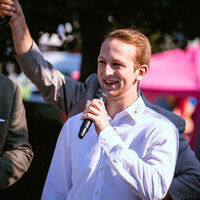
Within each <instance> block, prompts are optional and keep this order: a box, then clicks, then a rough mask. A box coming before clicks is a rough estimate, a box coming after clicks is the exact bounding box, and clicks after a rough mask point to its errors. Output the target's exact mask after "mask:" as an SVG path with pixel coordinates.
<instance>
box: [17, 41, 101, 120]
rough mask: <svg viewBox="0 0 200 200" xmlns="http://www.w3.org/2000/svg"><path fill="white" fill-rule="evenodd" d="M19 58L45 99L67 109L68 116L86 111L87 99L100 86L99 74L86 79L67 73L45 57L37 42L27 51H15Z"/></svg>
mask: <svg viewBox="0 0 200 200" xmlns="http://www.w3.org/2000/svg"><path fill="white" fill-rule="evenodd" d="M16 59H17V61H18V63H19V65H20V67H21V69H22V71H23V72H24V74H25V75H26V76H27V77H28V78H29V79H30V80H31V82H32V83H33V84H35V85H36V87H37V88H38V90H39V91H40V93H41V94H42V96H43V98H44V100H45V101H46V102H48V103H50V104H52V105H54V106H56V107H57V108H59V109H60V110H61V111H64V112H66V114H67V115H68V116H69V117H70V116H72V115H74V114H77V113H79V112H81V111H83V109H84V106H85V103H86V100H87V99H90V98H92V96H93V94H94V92H95V90H96V89H97V87H99V83H98V79H97V75H96V74H93V75H91V76H90V77H88V79H87V80H86V81H85V82H84V83H81V82H77V81H74V80H72V79H71V78H69V77H65V76H64V75H63V74H61V73H60V72H59V71H58V70H56V69H54V68H53V66H52V64H51V63H49V62H48V61H46V60H45V59H44V58H43V56H42V53H41V52H40V50H39V48H38V47H37V45H36V44H35V43H33V46H32V48H31V50H30V51H28V52H27V53H25V54H22V55H16Z"/></svg>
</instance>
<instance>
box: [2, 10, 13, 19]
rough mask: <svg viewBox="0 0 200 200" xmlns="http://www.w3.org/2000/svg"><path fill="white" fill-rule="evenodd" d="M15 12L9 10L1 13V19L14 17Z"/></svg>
mask: <svg viewBox="0 0 200 200" xmlns="http://www.w3.org/2000/svg"><path fill="white" fill-rule="evenodd" d="M13 14H14V13H13V12H9V11H7V10H4V11H1V17H2V18H4V17H5V16H13Z"/></svg>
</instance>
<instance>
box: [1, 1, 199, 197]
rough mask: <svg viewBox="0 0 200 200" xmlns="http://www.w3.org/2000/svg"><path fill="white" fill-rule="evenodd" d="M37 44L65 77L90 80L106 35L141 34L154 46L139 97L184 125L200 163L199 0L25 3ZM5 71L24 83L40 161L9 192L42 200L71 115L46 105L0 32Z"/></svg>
mask: <svg viewBox="0 0 200 200" xmlns="http://www.w3.org/2000/svg"><path fill="white" fill-rule="evenodd" d="M20 3H21V5H22V8H23V10H24V13H25V16H26V20H27V24H28V26H29V29H30V32H31V35H32V37H33V38H34V40H35V42H36V43H37V44H38V45H39V47H40V49H41V51H42V52H43V53H44V56H45V58H46V59H47V60H49V61H50V62H51V63H52V64H53V65H54V66H55V68H57V69H58V70H60V71H61V72H62V73H63V74H65V75H66V76H70V77H72V78H73V79H75V80H79V81H84V80H85V78H86V77H87V76H89V75H90V74H91V73H95V72H96V69H97V64H96V63H97V55H98V53H99V48H100V44H101V42H102V41H103V39H104V37H105V35H106V34H107V33H108V32H110V31H112V30H114V29H116V28H125V27H126V28H127V27H130V28H135V29H137V30H139V31H141V32H143V33H144V34H145V35H146V36H147V37H148V38H149V39H150V41H151V45H152V50H153V55H152V62H151V65H150V70H149V75H148V76H147V77H145V79H144V80H142V82H141V90H142V91H143V92H144V93H145V95H146V96H147V97H148V98H149V100H150V101H151V102H152V103H156V104H158V105H160V106H162V107H165V108H166V109H169V110H171V111H173V112H175V113H177V114H178V115H180V116H182V117H183V118H184V119H185V120H186V127H187V128H186V132H185V134H186V138H187V140H188V141H189V143H190V145H191V148H192V149H193V150H194V151H195V153H196V156H197V158H198V159H200V127H199V116H200V109H199V102H200V46H199V45H200V42H199V36H200V23H199V19H200V12H199V10H200V3H199V1H198V0H190V1H186V0H181V1H180V0H176V1H173V0H154V1H150V0H148V1H147V0H143V1H140V0H134V1H133V0H109V1H108V0H96V1H94V0H84V1H82V0H57V1H55V0H34V1H31V0H26V1H25V0H20ZM0 71H1V72H3V73H4V74H6V75H8V76H9V77H10V78H12V79H15V80H17V81H18V83H19V84H20V87H21V91H22V94H23V99H24V105H25V108H26V115H27V121H28V128H29V140H30V143H31V145H32V147H33V151H34V154H35V157H34V160H33V163H32V165H31V167H30V169H29V171H28V172H27V173H26V174H25V175H24V176H23V178H22V179H20V180H19V181H18V182H17V183H16V184H15V185H14V186H12V187H10V188H8V189H6V191H5V192H6V199H9V200H11V199H12V200H13V199H22V200H23V199H24V200H27V199H28V200H38V199H40V196H41V192H42V188H43V185H44V181H45V178H46V175H47V172H48V168H49V164H50V162H51V158H52V154H53V151H54V147H55V143H56V140H57V136H58V134H59V132H60V129H61V127H62V125H63V123H64V122H65V121H66V120H67V116H66V115H65V114H64V113H62V112H60V111H59V110H57V109H56V108H54V107H53V106H51V105H49V104H47V103H45V102H44V101H43V99H42V97H41V95H40V93H39V92H38V90H37V88H35V86H34V85H32V84H31V83H30V82H29V81H28V80H27V79H26V77H25V76H24V74H23V73H21V71H20V68H19V66H18V65H17V63H16V61H15V57H14V48H13V42H12V39H11V30H10V28H9V26H8V25H5V26H1V27H0Z"/></svg>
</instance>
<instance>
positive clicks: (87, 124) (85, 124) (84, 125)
mask: <svg viewBox="0 0 200 200" xmlns="http://www.w3.org/2000/svg"><path fill="white" fill-rule="evenodd" d="M92 122H93V121H92V120H91V119H85V120H84V121H83V123H82V125H81V127H80V131H79V134H78V137H79V138H80V139H83V137H84V136H85V134H86V133H87V132H88V130H89V128H90V126H91V125H92Z"/></svg>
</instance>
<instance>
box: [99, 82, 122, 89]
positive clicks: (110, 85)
mask: <svg viewBox="0 0 200 200" xmlns="http://www.w3.org/2000/svg"><path fill="white" fill-rule="evenodd" d="M103 82H104V84H105V86H106V88H107V89H115V88H116V87H117V85H118V83H119V82H118V81H116V80H103Z"/></svg>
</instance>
